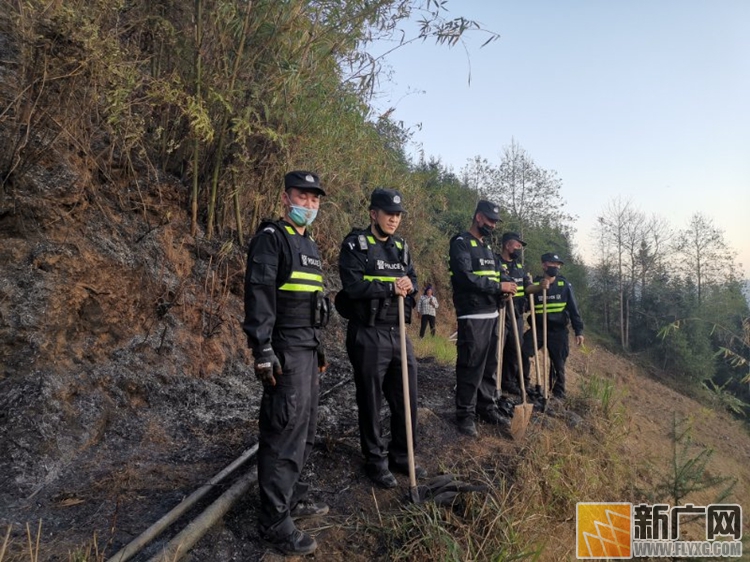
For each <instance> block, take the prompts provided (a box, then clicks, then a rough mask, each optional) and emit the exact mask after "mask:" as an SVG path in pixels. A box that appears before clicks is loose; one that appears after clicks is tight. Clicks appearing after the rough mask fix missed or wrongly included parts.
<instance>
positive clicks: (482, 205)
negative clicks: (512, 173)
mask: <svg viewBox="0 0 750 562" xmlns="http://www.w3.org/2000/svg"><path fill="white" fill-rule="evenodd" d="M477 213H482V214H483V215H484V216H485V217H487V218H488V219H490V220H491V221H495V222H502V219H501V218H500V206H499V205H496V204H495V203H492V202H491V201H485V200H484V199H482V200H481V201H479V203H477V209H476V211H474V216H477Z"/></svg>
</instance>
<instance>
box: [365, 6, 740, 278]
mask: <svg viewBox="0 0 750 562" xmlns="http://www.w3.org/2000/svg"><path fill="white" fill-rule="evenodd" d="M446 7H447V8H448V10H449V11H448V14H447V16H448V17H457V16H463V17H465V18H468V19H473V20H476V21H478V22H480V23H481V24H482V25H483V27H484V28H486V29H489V30H492V31H494V32H497V33H499V34H500V39H499V40H497V41H495V42H492V43H490V44H489V45H487V46H485V47H484V48H480V45H481V44H482V43H483V42H484V40H485V39H486V38H487V36H486V35H482V34H479V33H475V34H474V35H472V36H470V37H468V38H467V39H466V41H465V42H464V43H463V44H459V45H457V46H455V47H453V48H450V49H449V48H447V47H445V46H436V45H435V44H434V43H433V42H429V41H428V42H424V43H422V42H417V43H413V44H410V45H407V46H405V47H402V48H400V49H396V50H395V51H394V52H392V53H391V54H390V55H388V57H387V59H386V64H387V66H388V71H389V76H390V78H387V79H382V80H381V82H380V93H379V95H378V96H377V98H376V100H375V102H374V106H375V107H376V108H379V109H380V110H383V111H384V110H386V109H389V108H394V110H393V112H392V114H391V118H392V119H394V120H396V121H403V123H404V125H405V126H406V127H409V128H410V129H411V130H412V131H413V136H412V144H411V145H410V147H409V152H410V153H411V154H412V155H413V156H414V157H415V158H417V156H416V155H417V154H418V153H419V151H420V150H422V151H424V154H425V157H426V158H429V157H439V158H440V159H441V161H442V163H443V164H444V165H445V166H447V167H448V168H451V169H452V170H453V171H454V172H455V173H457V174H458V173H459V172H460V170H461V168H463V167H464V166H465V165H466V163H467V161H468V160H469V159H471V158H473V157H475V156H482V157H484V158H487V159H488V160H489V161H490V162H491V163H493V164H494V165H498V164H499V163H500V161H501V157H502V153H503V148H504V147H507V146H509V145H510V144H511V141H512V140H514V141H515V142H516V143H517V144H518V145H520V146H521V148H523V149H524V150H525V151H526V152H527V153H528V154H529V155H530V156H531V157H532V158H533V159H534V161H535V162H536V163H537V164H538V165H539V166H540V167H542V168H544V169H547V170H555V171H556V172H557V173H558V175H559V177H560V179H561V180H562V182H563V187H562V197H563V199H564V200H565V201H566V203H567V205H566V210H567V211H568V212H570V213H571V214H573V215H575V216H577V221H576V223H575V228H576V235H575V239H574V242H575V245H576V249H577V251H578V253H579V254H580V255H582V256H583V257H584V260H585V261H588V262H591V261H592V260H593V259H594V257H595V256H594V251H593V247H594V234H593V229H594V225H595V223H596V217H597V216H599V215H601V214H602V213H603V212H604V210H605V208H606V207H607V205H609V204H610V203H612V202H613V201H615V200H616V199H617V198H620V199H621V200H622V201H629V202H631V204H632V205H633V206H634V207H635V208H637V209H640V210H641V211H643V212H644V213H645V214H646V215H647V216H652V215H658V216H660V217H663V218H664V219H666V220H667V222H668V223H669V224H670V225H671V226H672V227H673V228H674V229H676V230H679V229H682V228H685V227H686V226H687V223H688V221H689V219H690V217H691V216H692V215H693V214H695V213H696V212H701V213H703V214H704V215H706V216H708V217H709V218H710V219H711V220H712V221H713V222H714V224H715V225H716V226H717V227H719V228H721V229H722V230H723V232H724V237H725V240H726V241H727V243H728V244H729V245H730V246H731V247H732V248H733V249H734V250H735V251H736V252H737V261H738V262H741V263H742V264H743V271H744V274H745V277H747V278H750V1H748V0H627V1H626V0H564V1H563V0H514V1H508V0H449V1H448V3H447V5H446ZM386 47H387V45H386Z"/></svg>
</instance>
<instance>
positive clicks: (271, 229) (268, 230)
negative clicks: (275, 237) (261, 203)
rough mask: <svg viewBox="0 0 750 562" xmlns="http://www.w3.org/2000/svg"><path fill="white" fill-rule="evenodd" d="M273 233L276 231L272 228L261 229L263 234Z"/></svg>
mask: <svg viewBox="0 0 750 562" xmlns="http://www.w3.org/2000/svg"><path fill="white" fill-rule="evenodd" d="M275 231H276V229H275V228H274V227H272V226H267V227H266V228H264V229H263V232H271V233H273V232H275Z"/></svg>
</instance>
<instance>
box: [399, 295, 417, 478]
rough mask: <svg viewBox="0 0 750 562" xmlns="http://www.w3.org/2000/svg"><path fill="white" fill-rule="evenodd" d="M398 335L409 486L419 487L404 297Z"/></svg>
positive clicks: (400, 299)
mask: <svg viewBox="0 0 750 562" xmlns="http://www.w3.org/2000/svg"><path fill="white" fill-rule="evenodd" d="M398 333H399V336H400V339H401V384H402V386H403V389H404V419H405V420H406V454H407V456H408V459H409V486H411V489H412V490H414V489H416V487H417V474H416V466H415V462H414V435H413V434H412V431H411V399H410V397H409V365H408V362H407V355H406V319H405V314H404V297H403V296H402V295H399V297H398Z"/></svg>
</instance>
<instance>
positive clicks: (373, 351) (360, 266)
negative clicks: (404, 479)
mask: <svg viewBox="0 0 750 562" xmlns="http://www.w3.org/2000/svg"><path fill="white" fill-rule="evenodd" d="M339 273H340V275H341V286H342V292H343V293H345V295H346V297H348V300H349V302H350V306H351V310H350V312H349V314H347V316H348V317H349V325H348V327H347V331H346V350H347V353H348V355H349V360H350V361H351V363H352V368H353V370H354V382H355V384H356V388H357V408H358V412H359V435H360V445H361V447H362V454H363V455H364V457H365V463H366V464H365V469H366V471H367V472H368V474H378V473H380V472H382V471H384V470H387V469H388V465H389V461H390V462H391V463H396V464H398V465H400V466H405V465H407V462H408V456H407V442H406V417H405V412H404V393H403V384H402V378H401V340H400V337H399V327H398V324H399V321H398V300H397V299H398V297H396V296H395V294H394V282H395V281H396V279H397V278H399V277H403V276H408V277H409V278H410V279H411V282H412V285H413V286H414V287H416V286H417V276H416V273H415V272H414V268H413V266H412V263H411V257H410V255H409V252H408V248H407V246H406V243H405V242H404V241H403V240H402V239H401V238H399V237H397V236H391V237H389V238H388V240H386V241H385V242H383V241H380V240H378V239H377V238H375V236H373V235H372V233H371V232H370V230H352V232H351V233H349V235H348V236H347V237H346V238H345V239H344V242H343V243H342V244H341V254H340V256H339ZM404 301H405V302H404V312H405V315H406V321H407V322H409V321H410V319H411V308H412V305H413V302H414V299H413V297H412V296H409V297H406V298H405V299H404ZM338 303H339V300H338V297H337V307H338ZM406 344H407V356H406V361H407V365H408V370H409V395H410V399H411V421H412V435H413V436H414V438H415V442H416V435H417V361H416V358H415V356H414V351H413V349H412V345H411V341H410V340H409V339H408V336H407V341H406ZM383 396H385V399H386V401H387V402H388V406H389V407H390V411H391V441H390V444H387V443H386V441H385V439H384V437H383V432H382V428H381V423H380V410H381V406H382V401H383Z"/></svg>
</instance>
